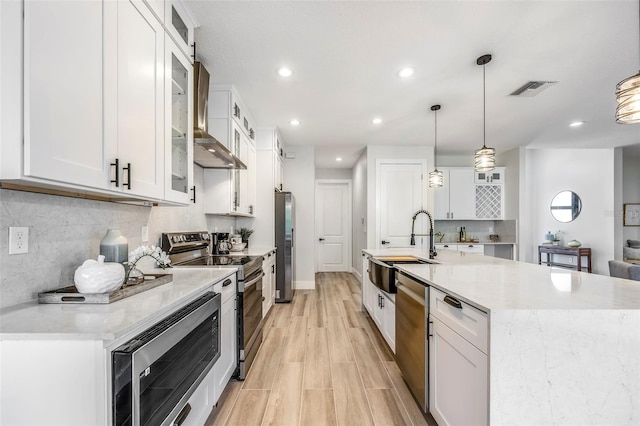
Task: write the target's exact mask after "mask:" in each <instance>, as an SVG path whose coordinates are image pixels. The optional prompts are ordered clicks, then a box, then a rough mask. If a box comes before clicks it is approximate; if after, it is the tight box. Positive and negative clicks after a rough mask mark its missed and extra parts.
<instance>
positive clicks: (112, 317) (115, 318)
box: [0, 267, 236, 341]
mask: <svg viewBox="0 0 640 426" xmlns="http://www.w3.org/2000/svg"><path fill="white" fill-rule="evenodd" d="M145 272H150V271H147V270H146V271H145ZM163 272H164V273H171V274H173V281H172V282H170V283H167V284H163V285H160V286H158V287H155V288H152V289H150V290H147V291H144V292H142V293H138V294H136V295H134V296H130V297H127V298H125V299H122V300H119V301H117V302H113V303H109V304H105V305H98V304H39V303H37V302H32V303H25V304H21V305H16V306H13V307H9V308H5V309H3V310H2V313H1V314H0V340H24V339H29V340H38V339H61V340H62V339H66V340H78V339H82V340H104V341H113V340H117V339H119V338H120V337H123V336H125V335H126V334H127V333H130V332H131V331H133V330H136V329H138V328H140V327H142V326H146V325H151V324H153V323H154V322H156V321H157V320H159V319H160V318H162V317H163V316H165V315H166V314H168V313H170V312H172V311H174V310H175V309H176V308H179V307H180V306H182V305H184V304H186V303H187V302H189V301H191V300H193V299H195V298H196V297H197V296H199V295H200V294H202V293H204V292H205V291H206V290H207V289H208V288H209V287H210V286H211V285H213V284H215V283H217V282H219V281H220V280H222V279H224V278H226V277H228V276H230V275H233V274H235V273H236V268H232V267H225V268H220V269H218V268H188V269H187V268H185V269H181V268H173V269H170V270H165V271H163Z"/></svg>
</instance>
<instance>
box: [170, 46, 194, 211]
mask: <svg viewBox="0 0 640 426" xmlns="http://www.w3.org/2000/svg"><path fill="white" fill-rule="evenodd" d="M165 42H166V46H165V50H166V56H165V76H166V78H165V99H166V102H165V140H166V141H165V150H167V153H169V152H170V153H171V155H165V161H166V165H165V168H166V170H167V171H170V173H169V172H168V173H165V179H166V180H165V198H166V199H167V200H170V201H176V202H179V203H185V204H186V203H188V202H189V201H190V200H192V199H193V197H194V194H193V192H194V191H195V189H194V187H193V97H192V96H193V91H192V90H190V89H191V88H192V87H193V66H192V65H191V63H190V62H189V60H188V59H187V57H186V56H184V54H183V53H182V51H181V50H179V49H178V47H177V46H176V44H175V43H174V42H173V40H171V38H169V37H167V38H166V40H165ZM194 202H195V201H194Z"/></svg>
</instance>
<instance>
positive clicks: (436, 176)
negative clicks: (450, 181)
mask: <svg viewBox="0 0 640 426" xmlns="http://www.w3.org/2000/svg"><path fill="white" fill-rule="evenodd" d="M443 183H444V176H443V174H442V172H441V171H440V170H438V169H435V170H434V171H432V172H429V188H440V187H442V184H443Z"/></svg>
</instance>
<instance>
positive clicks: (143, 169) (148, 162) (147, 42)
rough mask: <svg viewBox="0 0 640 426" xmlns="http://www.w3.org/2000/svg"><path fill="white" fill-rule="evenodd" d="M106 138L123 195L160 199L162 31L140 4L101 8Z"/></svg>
mask: <svg viewBox="0 0 640 426" xmlns="http://www.w3.org/2000/svg"><path fill="white" fill-rule="evenodd" d="M104 13H105V16H104V22H105V27H106V28H105V29H106V32H105V41H104V57H105V62H106V64H105V69H106V70H108V73H107V74H106V75H105V81H104V86H105V91H104V95H105V108H106V110H105V123H104V128H105V137H106V140H107V141H117V155H116V156H115V157H114V158H112V159H111V160H112V161H115V160H116V159H117V160H118V162H119V163H120V164H119V170H118V173H120V179H119V180H120V182H119V184H120V186H119V187H118V186H117V185H116V184H115V183H114V189H118V188H122V191H123V192H124V193H126V194H131V195H138V196H143V197H149V198H155V199H162V198H163V196H164V163H165V161H164V154H165V150H164V146H165V142H164V112H165V109H164V90H165V88H164V57H165V52H164V29H163V28H162V26H161V25H160V23H159V22H158V21H157V20H156V19H154V17H153V15H152V14H151V11H150V10H149V9H148V8H147V7H146V6H145V5H144V3H142V2H141V1H131V0H130V1H118V2H105V4H104Z"/></svg>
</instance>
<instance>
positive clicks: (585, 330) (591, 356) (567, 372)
mask: <svg viewBox="0 0 640 426" xmlns="http://www.w3.org/2000/svg"><path fill="white" fill-rule="evenodd" d="M364 253H365V254H368V255H372V256H389V255H413V256H415V257H418V258H422V259H425V260H428V252H427V251H423V250H419V249H400V248H392V249H365V250H364ZM435 262H437V263H434V264H410V265H402V264H400V265H396V267H397V269H399V270H400V271H402V272H404V273H406V274H407V275H409V276H411V277H414V278H416V279H418V280H419V281H421V282H423V283H425V284H426V285H429V286H432V287H434V288H436V289H438V290H440V291H442V292H443V293H445V294H447V295H450V296H452V297H454V298H456V299H458V300H461V301H462V302H464V303H468V304H469V305H471V306H473V307H475V308H478V309H479V310H480V311H483V312H485V313H486V314H487V320H488V330H487V331H488V351H487V352H488V353H487V357H488V383H489V384H488V392H489V396H488V401H489V410H488V413H489V418H488V419H487V421H486V422H487V423H490V424H492V425H494V424H504V425H512V424H616V425H619V424H635V425H637V424H639V423H640V404H638V401H640V285H639V284H638V283H636V282H633V281H629V280H622V279H618V278H611V277H608V276H603V275H596V274H589V273H585V272H577V271H567V270H564V269H556V268H548V267H546V266H539V265H534V264H530V263H524V262H516V261H511V260H504V259H498V258H493V257H485V256H480V255H473V254H467V253H460V252H455V251H450V250H441V251H439V252H438V256H437V258H436V260H435ZM427 297H428V296H427ZM427 303H428V300H427ZM460 409H464V408H462V407H461V408H460ZM480 422H481V423H482V421H480Z"/></svg>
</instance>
